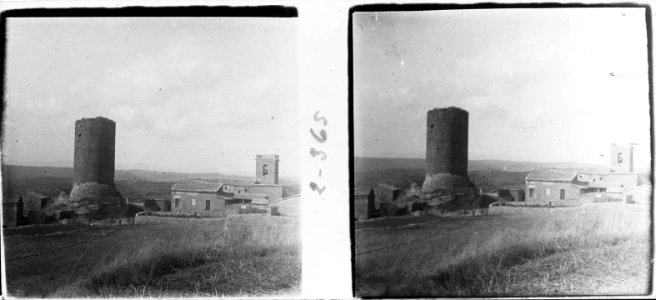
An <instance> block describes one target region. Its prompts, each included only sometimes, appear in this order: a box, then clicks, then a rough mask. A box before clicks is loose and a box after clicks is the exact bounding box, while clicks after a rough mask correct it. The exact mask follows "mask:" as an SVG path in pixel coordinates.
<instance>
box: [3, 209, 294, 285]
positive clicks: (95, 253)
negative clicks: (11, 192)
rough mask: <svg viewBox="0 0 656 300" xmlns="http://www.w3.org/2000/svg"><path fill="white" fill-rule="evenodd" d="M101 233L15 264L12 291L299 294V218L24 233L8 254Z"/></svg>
mask: <svg viewBox="0 0 656 300" xmlns="http://www.w3.org/2000/svg"><path fill="white" fill-rule="evenodd" d="M212 225H216V226H212ZM103 234H104V236H103ZM101 236H102V237H103V238H102V239H97V240H94V241H93V242H91V243H86V244H82V245H79V246H74V247H72V248H70V249H67V250H64V251H56V252H52V253H47V254H45V255H38V256H34V257H33V258H28V259H21V260H16V261H8V262H7V284H8V290H9V293H10V294H11V295H14V296H54V297H109V296H122V297H133V296H138V297H162V296H169V297H175V296H222V295H232V296H235V295H250V296H258V295H275V294H297V293H298V292H299V286H300V272H301V267H300V253H299V252H300V247H299V239H298V238H299V236H298V228H297V223H296V221H295V220H292V219H281V218H276V219H273V218H271V217H266V216H237V217H234V218H232V219H231V221H230V223H229V226H228V230H224V223H223V222H217V223H213V224H170V225H169V224H158V225H134V226H121V227H105V228H96V229H93V228H92V229H86V230H84V231H77V232H75V233H64V234H61V235H52V236H37V237H25V236H22V237H15V238H9V239H6V246H7V253H6V254H7V258H8V260H11V259H12V258H17V257H23V256H24V255H25V254H26V252H27V253H30V252H32V253H39V252H42V251H43V250H47V249H52V247H58V246H61V245H67V244H73V243H75V242H77V241H86V240H91V239H94V238H98V237H101ZM21 250H22V251H21Z"/></svg>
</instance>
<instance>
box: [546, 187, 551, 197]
mask: <svg viewBox="0 0 656 300" xmlns="http://www.w3.org/2000/svg"><path fill="white" fill-rule="evenodd" d="M549 195H551V189H550V188H547V196H549Z"/></svg>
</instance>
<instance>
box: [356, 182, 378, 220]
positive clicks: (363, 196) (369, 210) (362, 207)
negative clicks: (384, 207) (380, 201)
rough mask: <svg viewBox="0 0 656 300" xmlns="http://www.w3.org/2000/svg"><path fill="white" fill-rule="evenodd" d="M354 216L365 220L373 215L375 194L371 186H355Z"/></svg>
mask: <svg viewBox="0 0 656 300" xmlns="http://www.w3.org/2000/svg"><path fill="white" fill-rule="evenodd" d="M353 198H354V199H353V201H354V203H353V208H354V217H355V219H356V220H366V219H369V218H372V217H374V215H375V211H376V207H375V196H374V191H373V189H371V188H363V187H361V188H356V189H355V192H354V197H353Z"/></svg>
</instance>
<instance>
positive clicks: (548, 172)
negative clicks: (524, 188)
mask: <svg viewBox="0 0 656 300" xmlns="http://www.w3.org/2000/svg"><path fill="white" fill-rule="evenodd" d="M576 174H578V173H577V172H574V171H565V170H558V169H544V170H541V171H536V172H531V173H529V174H528V176H526V180H532V181H567V182H571V181H572V180H574V178H576Z"/></svg>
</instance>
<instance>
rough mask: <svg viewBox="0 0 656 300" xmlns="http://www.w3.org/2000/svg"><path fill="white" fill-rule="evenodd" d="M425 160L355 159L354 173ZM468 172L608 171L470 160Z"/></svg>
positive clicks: (408, 166) (420, 164)
mask: <svg viewBox="0 0 656 300" xmlns="http://www.w3.org/2000/svg"><path fill="white" fill-rule="evenodd" d="M425 165H426V160H425V159H423V158H377V157H356V158H355V161H354V171H355V173H356V174H357V173H358V172H373V171H384V170H392V169H396V170H403V169H425ZM468 167H469V171H476V170H501V171H508V172H530V171H533V170H539V169H544V168H559V169H574V170H580V171H584V170H585V171H589V172H605V171H607V170H608V167H607V166H604V165H593V164H580V163H572V162H557V163H542V162H527V161H509V160H492V159H488V160H470V161H469V166H468Z"/></svg>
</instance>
